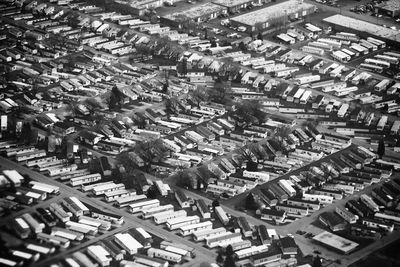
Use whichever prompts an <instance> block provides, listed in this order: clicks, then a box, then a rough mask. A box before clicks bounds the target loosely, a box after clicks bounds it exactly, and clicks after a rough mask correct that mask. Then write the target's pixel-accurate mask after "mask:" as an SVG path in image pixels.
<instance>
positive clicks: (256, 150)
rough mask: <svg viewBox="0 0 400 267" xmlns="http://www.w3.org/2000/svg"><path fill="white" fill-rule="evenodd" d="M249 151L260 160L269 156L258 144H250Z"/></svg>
mask: <svg viewBox="0 0 400 267" xmlns="http://www.w3.org/2000/svg"><path fill="white" fill-rule="evenodd" d="M249 149H250V150H251V152H252V153H253V154H254V156H255V157H256V158H257V159H258V160H262V159H264V158H266V157H267V156H268V155H267V153H266V152H265V150H264V149H263V148H262V147H261V145H260V144H258V143H255V144H250V145H249Z"/></svg>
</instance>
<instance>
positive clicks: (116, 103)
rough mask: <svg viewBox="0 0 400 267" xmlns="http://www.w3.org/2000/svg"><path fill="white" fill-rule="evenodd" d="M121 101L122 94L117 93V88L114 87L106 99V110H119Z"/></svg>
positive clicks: (122, 98)
mask: <svg viewBox="0 0 400 267" xmlns="http://www.w3.org/2000/svg"><path fill="white" fill-rule="evenodd" d="M123 100H124V96H123V94H122V93H121V92H120V91H119V89H118V88H117V86H114V87H113V88H112V89H111V93H110V98H109V99H108V108H109V109H110V110H115V109H121V107H122V104H123Z"/></svg>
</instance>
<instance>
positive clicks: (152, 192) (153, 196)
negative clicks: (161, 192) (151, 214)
mask: <svg viewBox="0 0 400 267" xmlns="http://www.w3.org/2000/svg"><path fill="white" fill-rule="evenodd" d="M157 196H158V190H157V188H156V186H155V185H152V186H150V188H149V190H148V191H147V197H148V198H151V199H156V198H157Z"/></svg>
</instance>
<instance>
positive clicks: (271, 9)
mask: <svg viewBox="0 0 400 267" xmlns="http://www.w3.org/2000/svg"><path fill="white" fill-rule="evenodd" d="M313 7H315V6H314V5H312V4H308V3H304V2H303V3H300V4H299V2H298V1H286V2H282V3H279V4H276V5H273V6H268V7H266V8H263V9H259V10H256V11H253V12H249V13H246V14H243V15H240V16H237V17H234V18H232V19H231V20H233V21H237V22H240V23H243V24H246V25H251V26H254V25H255V24H256V23H264V22H266V21H268V20H270V19H273V18H277V17H282V16H284V14H285V13H286V14H287V15H290V14H294V13H296V12H298V11H301V10H307V9H310V8H313Z"/></svg>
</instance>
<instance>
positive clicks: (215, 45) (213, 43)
mask: <svg viewBox="0 0 400 267" xmlns="http://www.w3.org/2000/svg"><path fill="white" fill-rule="evenodd" d="M210 43H211V47H217V42H216V41H215V40H214V39H213V40H211V41H210Z"/></svg>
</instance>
